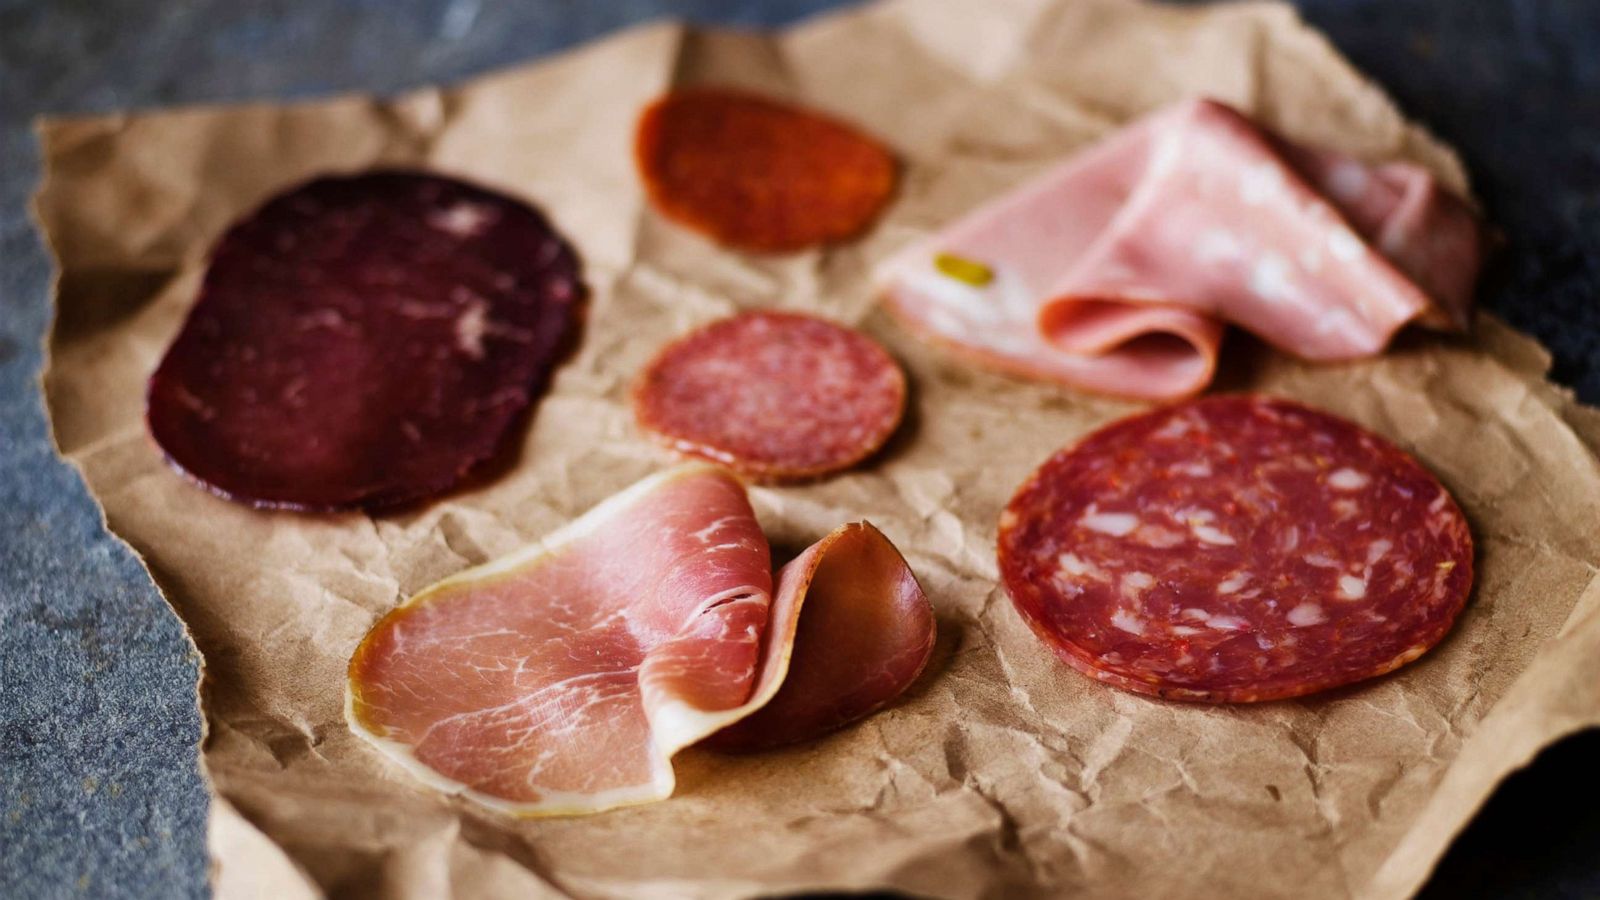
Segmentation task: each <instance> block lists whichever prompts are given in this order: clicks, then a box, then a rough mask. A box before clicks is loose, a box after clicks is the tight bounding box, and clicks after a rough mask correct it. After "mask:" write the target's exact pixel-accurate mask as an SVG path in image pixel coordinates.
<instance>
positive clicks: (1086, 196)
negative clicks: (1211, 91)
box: [879, 100, 1483, 399]
mask: <svg viewBox="0 0 1600 900" xmlns="http://www.w3.org/2000/svg"><path fill="white" fill-rule="evenodd" d="M1482 243H1483V240H1482V232H1481V230H1480V228H1479V225H1478V222H1477V220H1476V219H1475V218H1474V217H1473V215H1472V213H1471V211H1470V210H1469V209H1468V208H1467V206H1466V205H1465V204H1464V203H1463V202H1462V201H1461V200H1459V199H1457V198H1456V197H1454V196H1452V195H1450V194H1449V193H1448V192H1446V191H1444V190H1442V189H1441V188H1440V187H1439V186H1438V185H1437V183H1436V182H1435V180H1434V179H1433V177H1432V176H1431V175H1430V174H1428V173H1427V172H1426V171H1425V170H1423V169H1421V168H1419V167H1417V166H1414V165H1411V164H1407V163H1389V164H1385V165H1380V166H1371V165H1367V164H1364V163H1360V162H1357V161H1355V160H1353V159H1350V158H1349V157H1345V156H1342V155H1340V154H1335V153H1331V152H1328V151H1324V150H1318V149H1314V148H1305V147H1298V146H1295V145H1292V144H1289V143H1288V142H1286V141H1283V140H1282V139H1281V138H1278V137H1276V136H1274V135H1271V134H1269V133H1267V132H1264V131H1262V130H1261V129H1259V128H1258V127H1256V126H1255V125H1254V124H1253V123H1252V122H1250V120H1248V119H1246V118H1245V117H1244V116H1243V115H1241V114H1239V113H1238V112H1236V111H1235V110H1233V109H1231V108H1229V107H1227V106H1225V105H1223V104H1221V103H1217V102H1215V101H1210V100H1193V101H1189V102H1186V103H1183V104H1180V105H1178V106H1175V107H1172V108H1169V109H1167V110H1164V111H1162V112H1158V113H1156V114H1154V115H1152V116H1149V117H1147V118H1145V119H1142V120H1140V121H1138V122H1136V123H1134V124H1133V125H1131V126H1129V127H1128V128H1126V129H1124V130H1123V131H1121V132H1119V133H1117V134H1115V135H1113V136H1112V137H1111V138H1109V139H1107V140H1105V141H1103V142H1101V143H1099V144H1097V145H1095V146H1093V147H1090V148H1089V149H1088V150H1086V151H1084V152H1082V153H1080V154H1078V155H1076V156H1074V157H1072V158H1071V159H1069V160H1068V161H1067V162H1066V163H1064V164H1063V165H1061V166H1060V167H1058V168H1056V169H1054V170H1052V171H1050V172H1048V173H1046V174H1045V175H1043V176H1041V177H1040V178H1038V179H1036V180H1034V181H1032V182H1029V183H1027V184H1025V185H1023V186H1022V187H1021V188H1019V189H1017V190H1016V191H1014V192H1012V193H1010V194H1008V195H1006V196H1003V197H1001V198H1000V199H998V200H996V201H994V202H992V203H990V204H988V205H986V206H984V207H981V208H980V209H978V210H976V211H975V212H972V213H970V214H968V215H967V216H966V217H964V218H962V219H961V220H959V221H957V222H956V223H955V224H953V225H951V226H950V227H949V228H947V229H945V230H944V231H942V232H940V233H938V234H935V235H933V236H932V237H931V238H929V239H928V240H926V241H923V242H920V243H918V244H916V245H914V246H912V247H911V248H909V249H908V250H907V251H905V252H904V253H902V254H900V255H898V256H896V257H894V258H892V259H891V260H890V261H889V262H887V263H886V264H885V265H884V266H883V267H882V269H881V270H880V273H879V279H880V282H881V285H882V287H883V290H884V293H885V296H886V298H887V300H888V302H889V306H890V308H891V309H893V310H894V311H895V312H896V313H897V314H898V315H899V316H900V317H901V318H902V319H903V320H905V321H906V322H907V323H908V324H909V325H911V326H912V327H913V328H915V329H916V330H918V331H920V332H922V333H924V334H926V335H928V336H929V337H931V338H933V339H935V340H938V341H940V342H943V343H947V344H950V345H952V346H954V347H955V348H957V349H958V350H961V351H965V352H967V353H969V354H972V355H974V356H976V357H978V358H979V359H980V361H983V362H986V363H988V364H990V365H992V366H994V367H997V368H1000V369H1003V370H1007V371H1011V372H1014V373H1018V374H1022V375H1026V376H1032V377H1038V378H1044V379H1052V380H1057V381H1061V382H1063V383H1066V384H1069V385H1072V386H1074V387H1079V388H1084V389H1087V390H1093V391H1099V392H1104V393H1112V394H1119V395H1124V396H1131V397H1140V398H1150V399H1160V398H1170V397H1176V396H1182V395H1184V394H1189V393H1193V392H1195V391H1198V390H1200V389H1202V388H1204V387H1205V386H1206V384H1208V383H1209V382H1210V380H1211V376H1212V373H1213V371H1214V369H1215V365H1216V358H1217V351H1218V347H1219V345H1220V343H1221V340H1222V333H1223V323H1224V322H1231V323H1234V324H1237V325H1239V326H1241V327H1243V328H1245V329H1247V330H1249V331H1252V332H1254V333H1255V334H1257V335H1258V336H1260V337H1261V338H1263V339H1264V340H1266V341H1268V342H1270V343H1272V344H1273V345H1275V346H1277V347H1279V348H1281V349H1283V350H1285V351H1287V352H1289V353H1293V354H1295V355H1297V356H1300V357H1303V358H1305V359H1311V360H1342V359H1352V358H1357V357H1362V356H1368V355H1371V354H1374V353H1378V352H1380V351H1381V350H1382V349H1383V348H1384V346H1386V345H1387V344H1388V342H1389V340H1390V338H1392V337H1393V335H1394V333H1395V332H1396V331H1397V330H1399V329H1400V328H1401V327H1402V326H1404V325H1405V324H1407V323H1408V322H1413V321H1420V322H1422V323H1423V324H1427V325H1430V326H1434V327H1443V328H1462V327H1465V325H1466V323H1467V321H1468V316H1469V313H1470V305H1471V295H1472V289H1473V285H1474V283H1475V281H1476V278H1477V272H1478V268H1479V265H1480V262H1481V258H1482V251H1483V248H1482Z"/></svg>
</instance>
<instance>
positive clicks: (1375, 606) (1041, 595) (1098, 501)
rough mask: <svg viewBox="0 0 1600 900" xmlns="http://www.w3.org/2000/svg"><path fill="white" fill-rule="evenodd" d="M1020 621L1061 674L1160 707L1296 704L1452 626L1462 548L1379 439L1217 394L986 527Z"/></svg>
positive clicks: (1434, 504)
mask: <svg viewBox="0 0 1600 900" xmlns="http://www.w3.org/2000/svg"><path fill="white" fill-rule="evenodd" d="M999 557H1000V572H1001V577H1002V579H1003V581H1004V584H1005V588H1006V590H1007V592H1008V593H1009V594H1010V595H1011V599H1012V601H1013V603H1015V605H1016V608H1017V609H1018V611H1020V612H1021V613H1022V616H1023V618H1024V619H1026V620H1027V622H1028V624H1029V625H1030V626H1032V628H1033V629H1034V631H1035V632H1036V633H1037V634H1038V635H1039V636H1040V637H1041V638H1043V639H1044V640H1045V641H1046V642H1047V643H1048V644H1049V645H1050V646H1051V647H1052V648H1054V649H1055V651H1056V652H1057V653H1058V654H1059V655H1060V656H1061V658H1062V659H1064V660H1065V661H1066V662H1068V663H1069V664H1071V665H1072V666H1073V667H1074V668H1076V669H1078V670H1079V671H1081V672H1083V673H1085V674H1087V675H1089V676H1091V677H1093V678H1096V679H1099V680H1100V681H1103V682H1106V683H1107V684H1111V685H1115V686H1117V687H1121V688H1125V689H1128V690H1133V691H1138V692H1141V693H1145V694H1154V695H1157V696H1160V697H1166V698H1169V699H1176V700H1199V701H1210V702H1250V701H1256V700H1272V699H1278V698H1283V697H1296V696H1300V695H1303V694H1309V693H1312V692H1314V691H1320V690H1324V689H1327V688H1331V687H1335V686H1338V685H1343V684H1349V683H1350V682H1354V681H1359V680H1361V679H1364V678H1371V677H1373V676H1375V675H1382V674H1383V673H1385V672H1389V671H1392V670H1394V669H1396V668H1398V667H1400V666H1402V665H1405V664H1406V663H1408V662H1410V661H1412V660H1414V659H1416V658H1417V657H1418V656H1421V655H1422V654H1423V653H1424V652H1426V651H1427V650H1428V649H1429V648H1430V647H1432V646H1434V645H1435V644H1436V643H1438V642H1439V640H1440V639H1441V638H1443V637H1444V635H1445V634H1446V633H1447V632H1448V631H1449V630H1450V626H1451V624H1452V623H1453V622H1454V621H1455V618H1456V615H1457V614H1458V613H1459V612H1460V611H1461V608H1462V606H1463V605H1464V604H1465V602H1466V599H1467V595H1468V593H1469V592H1470V590H1471V587H1472V568H1473V551H1472V536H1471V534H1470V532H1469V531H1468V528H1467V523H1466V520H1465V519H1464V518H1463V517H1462V514H1461V510H1460V509H1459V508H1458V507H1457V506H1456V503H1455V501H1454V500H1453V499H1452V498H1451V497H1450V495H1449V493H1447V492H1446V491H1445V488H1444V487H1443V485H1441V484H1440V483H1439V482H1438V480H1437V479H1435V478H1434V477H1433V476H1432V475H1431V474H1429V473H1428V472H1427V471H1426V470H1425V469H1423V468H1422V466H1420V465H1419V464H1418V463H1417V462H1416V461H1415V460H1413V459H1412V458H1411V457H1409V456H1407V455H1406V454H1405V453H1404V452H1402V451H1401V450H1399V449H1397V448H1396V447H1395V446H1394V445H1392V444H1390V443H1389V442H1387V441H1385V440H1383V439H1382V438H1379V437H1378V436H1376V435H1374V434H1372V433H1370V432H1368V431H1366V430H1365V429H1363V428H1361V427H1359V426H1357V425H1354V424H1351V423H1350V422H1347V421H1344V420H1342V419H1339V418H1336V417H1334V416H1331V415H1328V414H1327V413H1323V412H1319V411H1317V410H1314V409H1310V408H1307V407H1305V406H1302V405H1300V404H1298V403H1293V402H1290V401H1287V400H1281V399H1273V398H1268V397H1260V396H1219V397H1211V398H1206V399H1202V400H1196V401H1192V402H1189V403H1184V404H1180V405H1176V406H1169V407H1165V408H1162V409H1157V410H1154V411H1151V412H1148V413H1144V414H1142V415H1136V416H1132V417H1129V418H1126V419H1122V420H1120V421H1118V422H1115V423H1113V424H1111V425H1109V426H1107V427H1106V428H1103V429H1101V430H1100V431H1097V432H1095V433H1094V434H1092V435H1090V436H1089V437H1087V438H1085V439H1084V440H1083V441H1082V442H1080V443H1078V444H1077V445H1076V446H1073V447H1070V448H1068V449H1066V450H1063V451H1062V452H1060V453H1058V454H1056V455H1055V456H1054V457H1052V458H1051V459H1050V460H1049V461H1048V462H1046V463H1045V464H1044V465H1043V466H1042V467H1040V469H1039V470H1038V471H1037V472H1035V473H1034V474H1033V476H1032V477H1031V478H1029V479H1028V481H1027V482H1026V483H1025V484H1024V485H1023V486H1022V488H1021V489H1020V490H1019V491H1018V492H1017V494H1016V496H1015V497H1013V498H1012V500H1011V503H1010V505H1009V506H1008V507H1007V508H1006V510H1005V512H1004V514H1003V515H1002V517H1001V521H1000V537H999Z"/></svg>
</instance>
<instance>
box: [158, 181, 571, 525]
mask: <svg viewBox="0 0 1600 900" xmlns="http://www.w3.org/2000/svg"><path fill="white" fill-rule="evenodd" d="M582 296H583V286H582V284H581V282H580V281H579V275H578V261H577V258H576V257H575V256H574V254H573V252H572V250H571V248H569V247H568V246H567V244H566V242H565V241H564V240H563V239H562V238H561V236H560V235H558V234H557V233H556V232H555V231H554V230H553V229H552V228H551V226H550V224H549V223H548V222H547V221H546V220H545V218H544V217H543V216H542V215H540V214H539V213H538V212H537V211H536V210H534V209H533V208H531V207H529V206H528V205H526V204H524V203H522V202H520V201H518V200H515V199H512V198H510V197H506V196H503V195H500V194H495V193H491V192H489V191H486V190H483V189H480V188H477V187H473V186H471V185H468V184H464V183H461V182H459V181H454V180H451V179H448V178H441V177H438V176H434V175H426V174H420V173H413V172H374V173H368V174H362V175H354V176H349V177H342V176H341V177H329V178H321V179H318V180H315V181H312V182H310V183H307V184H304V185H302V186H300V187H297V188H294V189H292V190H290V191H288V192H286V193H284V194H281V195H279V196H277V197H275V198H273V199H271V200H269V201H268V202H267V203H266V205H264V206H263V207H261V208H260V209H259V210H257V211H256V212H255V213H253V214H252V215H250V216H248V217H247V218H245V219H243V220H242V221H240V222H238V223H237V224H235V225H234V226H233V227H232V228H230V229H229V230H228V231H227V233H225V234H224V235H223V236H222V238H221V240H220V241H219V242H218V243H217V245H216V247H215V248H214V249H213V251H212V255H211V262H210V266H209V268H208V269H207V271H206V275H205V279H204V282H203V283H202V285H201V287H200V295H199V299H198V300H197V301H196V302H195V305H194V308H193V310H192V311H191V312H190V314H189V318H188V320H187V321H186V322H185V323H184V325H183V329H182V330H181V331H180V332H179V333H178V336H177V338H176V339H175V340H174V341H173V343H172V346H171V347H170V348H169V349H168V350H167V354H166V356H165V357H164V358H163V359H162V361H161V364H160V366H159V367H158V368H157V369H156V371H155V374H154V375H153V376H151V379H150V386H149V397H148V410H147V414H148V420H149V426H150V433H151V434H152V435H153V436H154V437H155V440H156V442H157V443H158V444H160V446H161V448H162V450H163V451H165V453H166V455H167V458H168V459H169V460H171V462H172V463H173V464H174V465H175V466H177V467H178V468H179V469H181V470H182V471H183V472H185V473H187V474H188V475H190V476H192V477H193V478H195V479H196V480H197V481H199V482H200V483H202V484H204V485H205V486H207V487H209V488H211V489H212V490H213V491H215V492H217V493H219V494H222V495H223V496H226V497H230V498H232V499H236V500H240V501H243V502H246V503H251V504H255V505H258V506H274V507H289V508H297V509H308V510H329V509H343V508H349V507H368V508H373V507H382V506H389V505H394V504H398V503H404V502H407V501H412V500H417V499H420V498H424V497H428V496H431V495H434V494H437V493H439V492H441V491H443V490H445V489H447V488H449V487H451V486H452V485H454V484H455V483H456V482H457V481H458V480H459V479H460V478H461V477H462V476H463V475H464V474H465V473H466V472H467V471H468V470H469V469H471V468H472V467H473V466H474V465H475V464H476V463H479V462H481V461H482V460H484V459H486V458H488V457H490V456H491V455H493V454H494V453H495V451H496V450H497V449H498V448H499V447H500V446H501V445H502V443H503V442H504V440H505V438H506V436H507V433H508V431H509V430H510V429H511V427H512V425H513V423H515V422H516V421H517V420H518V417H519V416H520V415H521V414H522V413H523V412H524V410H526V409H527V407H528V406H529V404H530V403H531V402H532V401H533V400H534V398H536V397H537V396H538V395H539V393H540V392H541V391H542V390H543V389H544V387H545V385H546V383H547V382H548V380H549V378H550V373H551V370H552V368H553V367H554V366H555V364H556V362H557V361H558V358H559V356H560V354H561V353H562V352H563V350H564V349H565V347H566V345H567V344H568V342H569V341H570V340H571V339H572V338H573V337H574V335H575V331H576V325H577V321H578V314H579V307H580V304H581V302H582Z"/></svg>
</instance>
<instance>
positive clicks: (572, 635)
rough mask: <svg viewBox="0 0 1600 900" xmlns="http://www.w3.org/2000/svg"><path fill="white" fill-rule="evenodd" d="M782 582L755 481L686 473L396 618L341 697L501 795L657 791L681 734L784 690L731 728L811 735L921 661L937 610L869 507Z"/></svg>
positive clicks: (428, 759)
mask: <svg viewBox="0 0 1600 900" xmlns="http://www.w3.org/2000/svg"><path fill="white" fill-rule="evenodd" d="M776 584H777V589H776V590H774V589H773V585H774V581H773V576H772V572H771V568H770V556H769V549H768V546H767V541H766V538H765V537H764V535H763V534H762V532H761V529H760V527H759V526H758V524H757V523H756V519H755V516H754V514H753V513H752V512H751V509H750V505H749V502H748V500H747V498H746V496H745V492H744V488H743V486H742V485H741V484H740V483H739V482H738V481H737V480H736V479H734V478H733V477H732V476H730V475H728V474H727V473H726V472H724V471H722V470H720V469H716V468H713V467H710V466H704V465H692V466H687V467H682V468H678V469H674V470H670V471H668V472H664V473H661V474H659V475H656V476H653V477H651V478H647V479H645V480H644V481H642V482H639V483H638V484H636V485H634V486H633V487H631V488H629V489H627V490H625V491H623V492H622V493H620V494H617V495H615V496H614V497H612V498H611V499H609V500H607V501H605V502H603V503H601V504H600V505H599V506H596V507H595V508H594V509H593V510H591V511H590V512H588V513H587V514H585V515H584V516H582V517H580V518H579V519H577V520H575V521H574V522H572V523H571V524H569V525H568V526H566V527H565V528H563V529H561V530H559V531H557V532H556V533H554V534H552V535H550V536H549V537H547V538H545V539H544V540H542V541H540V542H538V543H537V544H534V545H532V546H530V547H529V548H528V549H527V550H524V551H522V552H520V553H517V554H514V555H512V556H510V557H507V558H505V559H502V560H499V561H496V562H493V563H489V564H487V565H484V566H480V567H478V568H476V569H472V570H469V571H466V572H463V573H461V574H459V575H456V576H453V577H451V578H448V579H446V580H444V581H442V582H440V583H438V584H436V585H434V586H432V587H430V588H428V589H426V590H424V591H422V592H421V593H420V594H418V595H416V596H415V597H413V598H412V599H411V600H409V601H408V602H406V603H405V604H403V605H402V606H400V607H399V608H397V609H395V610H394V611H392V612H390V613H389V614H388V615H386V616H384V617H383V618H382V619H380V620H379V621H378V623H377V624H376V625H375V626H374V627H373V629H372V631H371V632H370V633H369V634H368V635H367V636H366V638H365V639H363V640H362V642H361V644H360V646H359V647H357V649H356V651H355V653H354V655H353V656H352V658H351V661H350V680H349V687H348V693H347V708H346V716H347V718H348V720H349V722H350V725H351V728H352V729H353V730H354V731H355V733H356V734H358V735H359V736H361V737H363V738H365V739H366V740H368V741H370V742H372V743H373V744H374V745H375V746H377V747H378V748H379V749H380V750H381V751H382V752H383V753H384V754H385V755H387V756H389V757H390V758H392V759H394V760H395V761H396V762H398V763H400V764H401V765H403V766H405V767H406V768H407V769H408V770H409V771H411V772H412V773H413V774H414V775H416V776H417V777H419V778H421V779H422V780H424V781H425V782H427V783H429V784H431V785H433V786H434V787H436V788H439V789H442V790H445V791H449V792H451V793H458V794H461V795H463V796H465V797H467V798H468V799H471V800H473V801H475V802H478V803H480V804H483V805H485V806H488V807H491V808H494V809H498V810H501V811H504V812H509V813H514V814H518V815H530V816H542V815H573V814H580V813H588V812H598V811H600V810H604V809H609V808H612V807H615V806H622V805H627V804H633V803H643V802H648V801H651V800H659V799H663V798H665V797H667V796H669V795H671V793H672V791H673V787H674V783H675V779H674V775H673V771H672V764H671V759H672V756H673V755H674V754H675V753H676V752H677V751H678V750H680V749H682V748H684V747H686V746H688V745H690V744H693V743H695V742H697V741H700V740H702V739H704V738H706V737H708V736H710V735H713V734H716V733H717V732H718V731H720V730H722V729H724V728H726V727H727V726H730V725H733V724H734V723H737V722H740V721H741V720H745V719H746V718H747V717H750V716H751V715H752V714H753V713H755V712H756V711H757V710H760V709H762V708H763V707H765V706H767V705H768V704H769V703H773V702H776V703H778V706H777V707H775V709H774V713H773V714H770V715H767V716H764V717H763V718H761V719H758V720H755V721H753V722H751V723H750V724H749V725H744V726H742V727H741V728H740V730H739V731H738V732H737V733H736V734H734V735H733V736H731V737H730V738H729V742H728V743H729V745H730V746H736V747H756V746H762V747H765V746H774V745H777V744H781V743H788V742H792V741H797V740H805V739H808V738H813V737H817V736H819V735H820V734H822V733H825V732H827V731H829V730H832V729H834V728H837V727H840V726H841V725H844V724H846V723H848V722H850V721H853V720H855V719H857V718H859V717H861V716H863V715H866V714H868V713H869V712H871V711H873V710H875V709H877V708H879V707H881V706H882V705H883V704H885V703H887V702H888V701H890V700H892V699H893V698H894V697H896V696H898V695H899V694H900V693H901V691H903V690H904V689H905V688H906V687H907V686H908V685H909V684H910V683H911V682H912V681H914V680H915V679H916V677H917V675H918V674H919V673H920V672H921V670H922V668H923V666H924V665H925V663H926V661H927V658H928V655H929V653H930V652H931V649H932V642H933V629H934V625H933V616H932V611H931V608H930V607H929V605H928V602H927V599H926V598H925V597H924V596H923V594H922V592H921V589H920V588H919V587H918V586H917V583H916V579H915V577H914V576H912V574H911V572H910V570H909V569H908V568H907V567H906V565H905V563H904V561H903V560H901V559H900V557H899V555H898V553H896V552H895V550H894V548H893V547H892V546H891V545H890V544H889V543H888V541H887V540H886V539H885V538H884V537H883V536H882V534H880V533H879V532H878V531H877V530H876V529H874V528H872V527H871V526H870V525H866V524H864V523H862V524H858V525H847V526H845V527H843V528H841V529H840V530H838V531H836V532H834V533H833V534H831V535H829V536H828V537H826V538H824V539H823V540H822V541H821V542H819V543H818V544H817V545H816V546H814V547H812V548H811V549H809V550H807V551H806V552H805V553H803V554H801V556H800V557H799V558H797V559H796V560H795V561H794V562H793V563H791V564H790V565H789V566H787V567H785V568H784V569H783V570H782V571H781V572H780V573H779V575H778V577H777V582H776ZM811 619H816V620H817V622H816V623H813V622H811V621H810V620H811ZM797 635H800V636H801V637H800V639H799V642H798V644H797ZM829 643H834V644H836V645H837V646H838V647H842V648H847V649H848V652H843V651H841V652H840V653H838V654H833V653H828V652H821V651H819V648H822V647H825V646H827V645H828V644H829ZM813 669H821V670H830V669H833V670H836V671H812V670H813ZM867 671H870V672H872V673H874V675H873V677H871V678H858V677H857V675H858V674H859V673H862V672H867Z"/></svg>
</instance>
